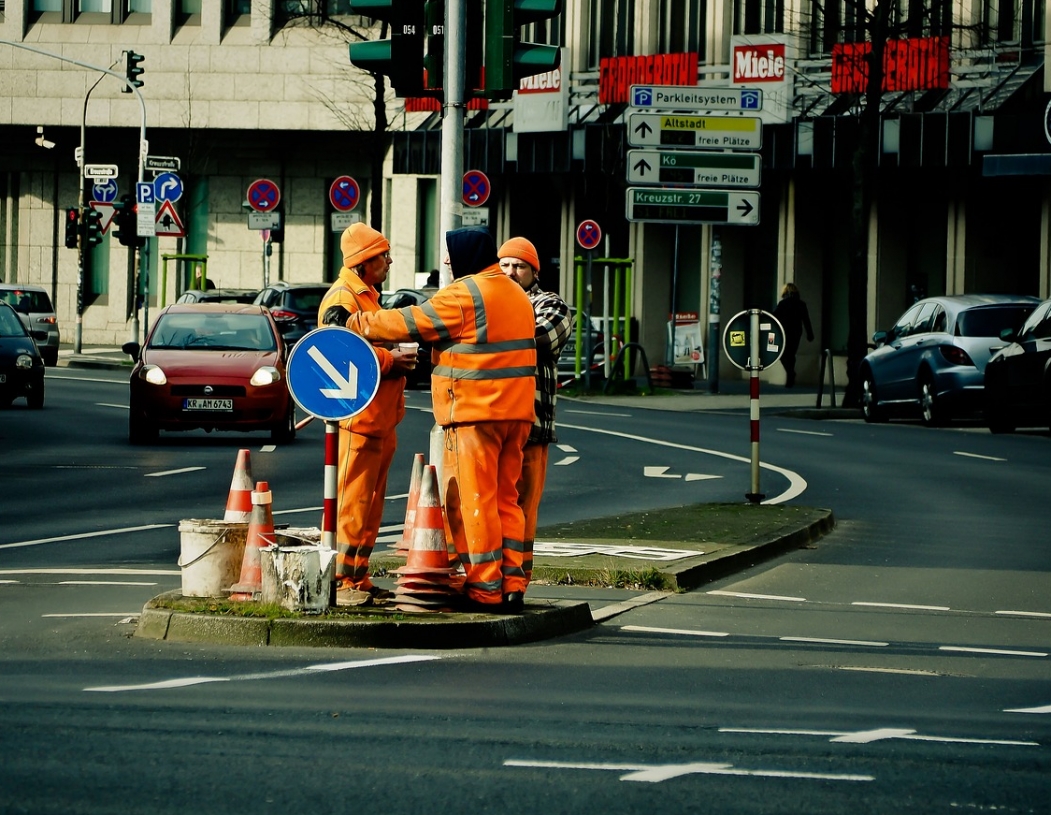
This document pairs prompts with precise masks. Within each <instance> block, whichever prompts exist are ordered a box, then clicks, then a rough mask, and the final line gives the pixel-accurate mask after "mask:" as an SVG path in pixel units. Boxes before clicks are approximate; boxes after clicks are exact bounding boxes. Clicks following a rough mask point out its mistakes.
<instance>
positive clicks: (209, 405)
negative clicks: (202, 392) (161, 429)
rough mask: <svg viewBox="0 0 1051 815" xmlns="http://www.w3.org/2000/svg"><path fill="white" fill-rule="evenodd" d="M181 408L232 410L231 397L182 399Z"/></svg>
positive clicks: (232, 401) (232, 402)
mask: <svg viewBox="0 0 1051 815" xmlns="http://www.w3.org/2000/svg"><path fill="white" fill-rule="evenodd" d="M182 409H183V410H233V409H234V400H233V399H184V400H183V403H182Z"/></svg>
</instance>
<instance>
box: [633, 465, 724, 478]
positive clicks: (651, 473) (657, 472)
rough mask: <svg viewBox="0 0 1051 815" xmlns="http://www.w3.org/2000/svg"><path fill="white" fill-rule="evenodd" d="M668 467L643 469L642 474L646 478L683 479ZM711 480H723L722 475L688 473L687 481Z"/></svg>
mask: <svg viewBox="0 0 1051 815" xmlns="http://www.w3.org/2000/svg"><path fill="white" fill-rule="evenodd" d="M668 470H669V468H668V467H643V468H642V474H643V475H644V476H646V478H682V476H681V475H677V474H675V473H669V472H668ZM710 478H722V476H721V475H706V474H704V473H686V479H685V480H686V481H707V480H708V479H710Z"/></svg>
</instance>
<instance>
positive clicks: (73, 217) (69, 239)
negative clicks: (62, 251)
mask: <svg viewBox="0 0 1051 815" xmlns="http://www.w3.org/2000/svg"><path fill="white" fill-rule="evenodd" d="M79 231H80V212H79V210H77V208H76V207H72V208H70V209H67V210H66V248H67V249H76V248H77V233H78V232H79Z"/></svg>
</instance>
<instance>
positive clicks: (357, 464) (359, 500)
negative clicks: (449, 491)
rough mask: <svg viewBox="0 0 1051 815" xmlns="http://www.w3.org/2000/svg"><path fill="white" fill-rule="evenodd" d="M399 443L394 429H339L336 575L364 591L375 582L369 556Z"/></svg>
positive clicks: (341, 583)
mask: <svg viewBox="0 0 1051 815" xmlns="http://www.w3.org/2000/svg"><path fill="white" fill-rule="evenodd" d="M397 443H398V438H397V434H396V433H395V432H394V431H393V430H392V431H391V432H390V433H387V434H385V435H383V436H363V435H361V434H360V433H354V432H352V431H350V430H346V429H344V428H342V427H341V428H340V429H339V473H338V475H337V483H339V485H340V492H339V496H338V499H337V514H338V517H337V520H336V579H337V580H338V581H339V582H340V585H341V586H346V585H348V584H349V585H351V586H353V587H354V588H356V589H361V590H362V591H365V590H367V589H369V588H370V587H371V586H372V581H371V580H369V557H370V556H371V555H372V549H373V547H374V546H375V545H376V536H377V535H378V534H379V530H380V523H381V522H382V521H383V501H384V499H385V497H386V494H387V470H388V469H390V463H391V460H392V459H393V458H394V449H395V447H397Z"/></svg>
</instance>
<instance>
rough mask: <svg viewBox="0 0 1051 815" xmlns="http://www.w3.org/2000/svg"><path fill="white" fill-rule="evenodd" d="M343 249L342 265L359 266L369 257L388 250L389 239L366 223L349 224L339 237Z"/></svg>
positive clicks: (340, 246) (349, 267)
mask: <svg viewBox="0 0 1051 815" xmlns="http://www.w3.org/2000/svg"><path fill="white" fill-rule="evenodd" d="M339 248H340V249H342V250H343V265H344V266H346V267H347V268H348V269H353V268H354V267H355V266H360V265H361V264H362V263H364V262H365V261H366V260H368V259H369V258H374V257H376V255H382V254H383V253H384V252H388V251H390V241H388V240H387V239H386V238H385V237H383V235H381V234H380V233H379V232H377V231H376V230H375V229H373V228H372V227H371V226H369V225H368V224H363V223H360V222H359V223H356V224H351V225H350V226H348V227H347V228H346V229H345V230H344V231H343V236H342V237H341V238H340V239H339Z"/></svg>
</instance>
